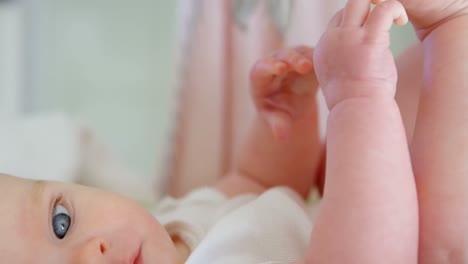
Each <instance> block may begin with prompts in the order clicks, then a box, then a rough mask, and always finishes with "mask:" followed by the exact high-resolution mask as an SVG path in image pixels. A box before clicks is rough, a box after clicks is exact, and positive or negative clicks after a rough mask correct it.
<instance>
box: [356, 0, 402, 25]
mask: <svg viewBox="0 0 468 264" xmlns="http://www.w3.org/2000/svg"><path fill="white" fill-rule="evenodd" d="M393 22H395V24H397V25H400V26H401V25H404V24H406V23H407V22H408V15H407V14H406V11H405V8H404V7H403V5H402V4H401V3H400V2H398V1H396V0H386V1H381V2H379V3H378V4H377V5H376V6H375V8H374V9H373V10H372V12H371V13H370V14H369V18H368V19H367V21H366V23H365V24H364V26H365V27H366V28H368V29H369V30H371V31H389V30H390V28H391V27H392V25H393Z"/></svg>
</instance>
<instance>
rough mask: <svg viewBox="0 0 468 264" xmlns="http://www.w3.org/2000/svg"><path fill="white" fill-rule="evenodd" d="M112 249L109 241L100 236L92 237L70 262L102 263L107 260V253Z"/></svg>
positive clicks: (81, 246) (77, 263) (75, 263)
mask: <svg viewBox="0 0 468 264" xmlns="http://www.w3.org/2000/svg"><path fill="white" fill-rule="evenodd" d="M109 249H110V245H109V243H108V242H107V241H106V240H105V239H103V238H100V237H96V238H92V239H90V240H88V241H86V242H84V243H83V244H82V245H80V246H79V247H78V248H76V251H75V252H74V254H73V259H71V262H70V263H73V264H101V263H107V262H106V259H107V258H106V253H108V251H109Z"/></svg>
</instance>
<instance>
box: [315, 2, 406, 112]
mask: <svg viewBox="0 0 468 264" xmlns="http://www.w3.org/2000/svg"><path fill="white" fill-rule="evenodd" d="M370 2H371V0H349V1H348V3H347V5H346V7H345V8H344V9H343V10H341V11H340V12H338V13H337V14H336V15H335V17H334V18H333V19H332V20H331V22H330V25H329V28H328V30H327V32H325V34H324V35H323V36H322V38H321V39H320V41H319V43H318V45H317V47H316V49H315V53H314V64H315V68H316V73H317V78H318V80H319V83H320V86H321V87H322V89H323V93H324V95H325V99H326V101H327V104H328V107H329V109H332V108H333V106H335V105H336V104H337V103H339V102H340V101H342V100H345V99H348V98H352V97H369V96H381V95H383V96H394V93H395V87H396V81H397V72H396V67H395V62H394V59H393V56H392V53H391V51H390V49H389V44H390V38H389V30H390V27H391V26H392V24H393V21H395V23H396V24H398V25H403V24H405V23H406V22H407V20H408V18H407V16H406V13H405V10H404V8H403V6H402V5H401V4H400V3H399V2H398V1H396V0H387V1H384V2H381V3H379V4H377V6H376V7H375V8H374V9H373V10H372V11H370Z"/></svg>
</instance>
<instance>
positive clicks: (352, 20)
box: [341, 0, 370, 27]
mask: <svg viewBox="0 0 468 264" xmlns="http://www.w3.org/2000/svg"><path fill="white" fill-rule="evenodd" d="M369 11H370V1H369V0H348V3H347V4H346V7H345V8H344V11H343V19H342V21H341V26H344V27H349V26H355V27H360V26H362V24H363V23H364V22H365V21H366V18H367V16H368V15H369Z"/></svg>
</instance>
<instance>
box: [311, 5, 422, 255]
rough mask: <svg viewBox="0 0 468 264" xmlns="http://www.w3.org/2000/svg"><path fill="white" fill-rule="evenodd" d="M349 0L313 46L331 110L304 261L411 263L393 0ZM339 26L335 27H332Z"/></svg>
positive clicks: (412, 229) (414, 231) (412, 199)
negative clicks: (318, 202) (392, 42)
mask: <svg viewBox="0 0 468 264" xmlns="http://www.w3.org/2000/svg"><path fill="white" fill-rule="evenodd" d="M369 4H370V1H368V0H350V1H349V2H348V4H347V6H346V8H345V9H344V12H343V17H342V18H341V19H340V16H338V17H337V19H335V20H334V21H333V22H332V23H331V28H330V29H329V30H328V32H327V33H326V34H325V35H324V36H323V37H322V39H321V41H320V43H319V45H318V46H317V48H316V54H315V55H316V57H315V58H314V59H316V61H315V62H316V70H317V74H318V78H319V82H320V84H321V85H322V88H323V90H324V94H325V97H326V100H327V104H328V106H329V108H330V116H329V119H328V127H327V168H326V173H327V176H326V177H327V181H326V184H325V196H324V199H323V205H322V208H321V210H320V213H319V216H318V219H317V222H316V223H315V227H314V231H313V233H312V238H311V244H310V247H309V253H308V256H307V257H306V259H305V262H306V263H310V264H316V263H319V264H321V263H327V264H333V263H340V264H341V263H349V264H352V263H359V264H366V263H372V264H374V263H392V264H394V263H405V264H407V263H416V262H417V239H418V217H417V213H418V210H417V195H416V189H415V184H414V178H413V174H412V169H411V164H410V157H409V153H408V148H407V143H406V137H405V132H404V128H403V124H402V121H401V116H400V113H399V110H398V107H397V105H396V103H395V101H394V99H393V96H394V92H395V87H396V70H395V65H394V61H393V58H392V56H391V53H390V51H389V50H388V44H389V43H388V30H389V28H390V26H391V24H392V21H393V20H396V21H397V22H400V23H401V22H403V21H402V20H404V18H403V19H401V18H402V17H404V10H403V8H402V6H401V5H400V4H399V3H398V2H397V1H391V0H389V1H386V2H385V3H382V4H379V5H378V6H377V7H376V8H375V9H374V10H373V11H372V12H371V13H370V14H369V16H368V17H367V14H368V10H369ZM336 25H339V26H336Z"/></svg>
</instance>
